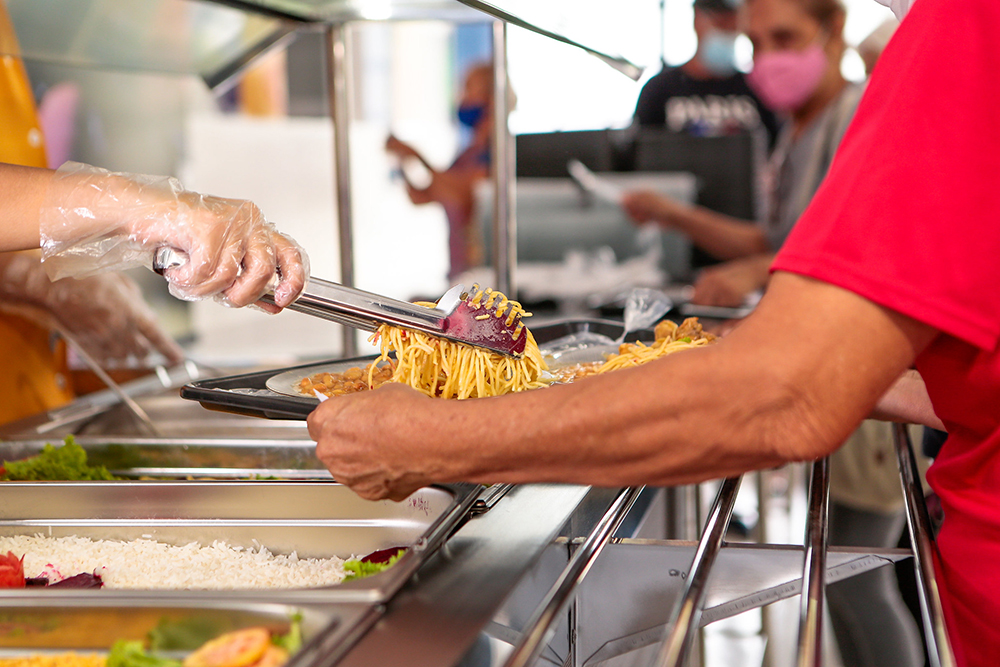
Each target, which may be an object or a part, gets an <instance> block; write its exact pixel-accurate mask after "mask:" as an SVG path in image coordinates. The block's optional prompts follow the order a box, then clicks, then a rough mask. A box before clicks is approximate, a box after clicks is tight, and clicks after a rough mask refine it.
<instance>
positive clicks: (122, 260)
mask: <svg viewBox="0 0 1000 667" xmlns="http://www.w3.org/2000/svg"><path fill="white" fill-rule="evenodd" d="M39 229H40V235H41V242H42V244H41V245H42V258H43V263H44V266H45V269H46V270H47V271H48V274H49V276H50V277H51V278H52V279H53V280H57V279H60V278H65V277H69V276H73V277H82V276H87V275H92V274H95V273H98V272H100V271H107V270H121V269H124V268H131V267H134V266H147V267H149V266H152V262H153V254H154V253H155V252H156V250H157V249H158V248H160V247H163V246H168V247H170V248H173V249H174V250H175V251H178V252H180V253H183V254H185V255H186V256H187V260H188V261H187V262H186V263H185V264H184V265H182V266H179V267H176V268H172V269H168V270H167V272H166V273H165V274H164V277H166V279H167V280H168V281H169V282H170V292H171V293H172V294H173V295H174V296H176V297H178V298H181V299H186V300H198V299H204V298H208V297H212V296H215V297H218V298H219V299H221V300H222V301H223V302H224V303H226V304H227V305H232V306H245V305H247V304H251V303H254V302H256V301H257V300H258V299H259V298H260V297H261V295H262V294H264V292H265V291H267V289H268V283H269V281H271V280H272V278H273V277H275V275H277V277H278V279H279V281H278V283H277V286H276V287H275V288H274V297H275V301H276V302H277V304H278V306H279V308H276V309H269V310H273V311H274V312H276V311H277V310H280V309H281V307H284V306H287V305H288V304H289V303H291V302H292V301H294V300H295V298H296V297H297V296H298V295H299V294H300V293H301V292H302V290H303V289H304V288H305V283H306V277H307V276H308V275H309V267H308V258H307V256H306V253H305V251H304V250H302V248H300V247H299V246H298V245H297V244H296V243H295V241H293V240H292V239H291V238H289V237H287V236H284V235H282V234H280V233H279V232H278V231H277V230H276V229H275V228H274V226H273V225H271V224H269V223H268V222H266V221H265V220H264V216H263V214H262V213H261V212H260V209H258V208H257V207H256V206H255V205H254V204H253V203H251V202H248V201H243V200H237V199H222V198H220V197H211V196H206V195H201V194H198V193H196V192H190V191H187V190H184V188H183V187H182V186H181V184H180V182H178V181H177V179H174V178H168V177H164V176H146V175H135V174H123V173H112V172H109V171H106V170H104V169H99V168H96V167H91V166H89V165H84V164H79V163H75V162H68V163H66V164H64V165H63V166H62V167H60V168H59V170H58V172H57V173H56V175H55V177H54V179H53V182H52V186H51V187H50V188H49V192H48V196H47V198H46V203H45V204H44V205H43V207H42V211H41V220H40V224H39Z"/></svg>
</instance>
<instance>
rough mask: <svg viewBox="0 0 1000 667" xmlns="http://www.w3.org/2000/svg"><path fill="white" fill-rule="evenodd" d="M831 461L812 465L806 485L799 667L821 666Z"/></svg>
mask: <svg viewBox="0 0 1000 667" xmlns="http://www.w3.org/2000/svg"><path fill="white" fill-rule="evenodd" d="M829 505H830V460H829V459H826V458H824V459H821V460H819V461H816V462H814V463H813V466H812V481H811V482H810V483H809V521H808V523H807V524H806V535H805V551H806V553H805V558H804V559H803V563H802V601H801V605H802V606H801V609H800V612H799V649H798V661H797V664H798V667H817V666H818V665H822V664H823V599H824V597H825V595H826V549H827V544H828V541H829V539H828V538H829V533H830V530H829V528H830V524H829Z"/></svg>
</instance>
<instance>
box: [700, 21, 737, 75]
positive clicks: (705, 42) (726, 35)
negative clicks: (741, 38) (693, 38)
mask: <svg viewBox="0 0 1000 667" xmlns="http://www.w3.org/2000/svg"><path fill="white" fill-rule="evenodd" d="M736 37H737V35H736V33H732V32H723V31H721V30H712V31H711V32H709V33H708V34H707V35H705V37H704V39H702V40H701V43H700V44H699V45H698V56H699V57H700V58H701V62H702V64H703V65H705V68H706V69H708V71H709V72H711V73H712V74H714V75H715V76H729V75H731V74H733V73H734V72H735V71H736Z"/></svg>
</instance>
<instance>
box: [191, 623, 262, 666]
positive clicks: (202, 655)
mask: <svg viewBox="0 0 1000 667" xmlns="http://www.w3.org/2000/svg"><path fill="white" fill-rule="evenodd" d="M269 646H271V633H270V632H269V631H268V630H267V628H246V629H245V630H237V631H235V632H227V633H226V634H224V635H220V636H219V637H216V638H215V639H213V640H212V641H210V642H208V643H206V644H205V645H204V646H202V647H201V648H200V649H198V650H197V651H195V652H194V653H192V654H191V655H189V656H188V657H187V658H185V659H184V667H249V666H250V665H252V664H254V663H255V662H257V661H258V660H260V659H261V657H262V656H263V655H264V652H265V651H267V648H268V647H269Z"/></svg>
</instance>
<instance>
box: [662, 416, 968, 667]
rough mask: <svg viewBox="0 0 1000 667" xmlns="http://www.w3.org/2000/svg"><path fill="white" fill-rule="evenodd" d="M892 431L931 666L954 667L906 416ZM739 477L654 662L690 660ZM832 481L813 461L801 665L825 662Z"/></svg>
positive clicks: (669, 666)
mask: <svg viewBox="0 0 1000 667" xmlns="http://www.w3.org/2000/svg"><path fill="white" fill-rule="evenodd" d="M893 435H894V439H895V444H896V452H897V456H898V458H899V470H900V481H901V483H902V488H903V496H904V500H905V502H906V509H907V525H908V526H909V530H910V538H911V540H912V543H913V556H914V559H915V561H916V565H917V567H916V574H917V581H918V584H919V592H920V604H921V611H922V614H921V615H922V617H923V618H922V620H923V624H924V630H925V637H926V643H927V650H928V654H929V655H930V662H931V665H932V667H954V666H955V664H956V663H955V657H954V653H953V651H952V648H951V643H950V639H949V636H948V630H947V627H946V625H945V621H944V614H943V609H942V605H941V595H940V587H939V584H938V582H937V578H936V576H935V573H934V554H935V553H936V549H937V547H936V545H935V543H934V537H933V530H932V527H931V523H930V517H929V515H928V512H927V505H926V503H925V502H924V496H923V487H922V486H921V483H920V473H919V471H918V469H917V466H916V459H915V457H914V455H913V445H912V443H911V441H910V437H909V433H908V432H907V430H906V425H905V424H896V425H895V429H894V433H893ZM740 479H741V478H730V479H727V480H726V481H725V482H724V483H723V486H722V488H721V489H720V491H719V495H718V497H717V498H716V500H715V503H714V505H713V507H712V510H711V512H710V514H709V517H708V521H707V523H706V525H705V529H704V531H703V532H702V534H701V538H700V540H699V543H698V548H697V551H696V552H695V555H694V559H693V561H692V563H691V569H690V572H689V574H688V579H687V582H686V585H685V589H684V594H683V596H682V597H680V598H679V599H678V600H677V602H676V605H675V607H674V611H673V614H672V616H671V622H670V623H669V624H668V627H669V628H670V629H669V635H668V636H667V638H666V639H665V641H664V643H663V646H662V648H661V650H660V652H659V654H658V655H657V658H656V660H655V662H654V663H653V665H655V666H657V667H679V666H680V665H684V664H687V660H688V657H689V654H690V653H691V648H692V646H693V645H694V643H695V642H694V640H695V637H696V634H697V630H698V628H699V626H700V625H701V623H700V619H701V613H702V609H703V606H704V601H705V593H706V590H707V586H706V583H707V581H708V578H709V576H710V574H711V568H712V565H713V563H714V561H715V557H716V556H717V555H718V553H719V550H720V549H721V548H722V546H723V542H724V536H725V532H726V528H727V527H728V524H729V519H730V517H731V515H732V510H733V505H734V503H735V500H736V494H737V491H738V489H739V483H740ZM829 487H830V472H829V461H828V460H827V459H822V460H820V461H816V462H814V463H813V466H812V479H811V482H810V487H809V514H808V520H807V525H806V532H805V554H804V558H803V571H802V593H801V595H802V600H801V608H800V619H799V631H798V651H797V665H798V666H799V667H813V666H816V665H821V664H822V628H823V605H824V599H825V590H826V577H827V567H826V565H827V552H828V546H829V545H828V535H829V515H828V513H829V490H830V489H829Z"/></svg>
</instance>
